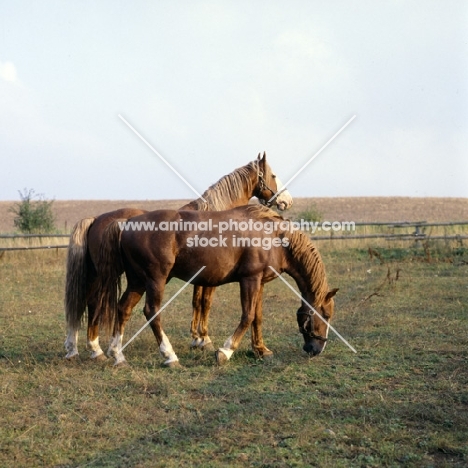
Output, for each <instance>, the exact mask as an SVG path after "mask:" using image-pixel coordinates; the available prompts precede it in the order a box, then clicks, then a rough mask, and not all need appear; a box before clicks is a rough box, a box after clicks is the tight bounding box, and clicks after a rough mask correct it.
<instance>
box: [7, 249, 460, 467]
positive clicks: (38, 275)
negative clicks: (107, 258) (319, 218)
mask: <svg viewBox="0 0 468 468" xmlns="http://www.w3.org/2000/svg"><path fill="white" fill-rule="evenodd" d="M328 244H330V243H328ZM319 246H320V244H319ZM368 246H369V245H368V244H367V243H366V244H364V243H362V245H354V246H353V247H352V248H351V247H345V246H342V247H341V248H340V249H335V248H332V247H331V246H330V245H323V248H321V251H322V256H323V260H324V263H325V265H326V267H327V271H328V277H329V284H330V286H331V287H339V288H340V291H339V293H338V295H337V298H336V318H335V320H334V322H333V325H334V326H335V327H336V328H337V330H338V331H339V332H340V333H341V334H342V335H343V336H344V337H345V338H346V339H348V340H349V341H350V343H351V344H352V345H353V346H354V347H356V349H357V350H358V353H357V354H354V353H352V352H351V351H350V350H349V349H348V348H347V347H346V346H344V345H343V344H342V343H341V342H340V341H339V340H338V339H337V338H336V337H334V336H332V337H331V339H330V343H329V344H328V346H327V348H326V350H325V351H324V353H323V354H322V355H321V356H319V357H315V358H312V359H309V358H308V357H307V356H304V354H303V353H302V351H301V347H302V337H301V336H300V335H299V333H298V330H297V325H296V323H295V311H296V309H297V308H298V306H299V303H298V300H297V298H296V297H295V296H294V295H293V294H292V293H291V292H290V291H289V290H288V289H287V288H286V286H285V285H284V284H283V283H282V282H281V281H279V280H277V281H274V282H272V283H270V284H268V285H267V287H266V292H265V297H264V311H265V320H264V336H265V342H266V344H267V346H268V347H269V348H270V349H272V350H273V351H274V353H275V355H274V358H273V359H272V360H269V361H265V362H263V361H259V360H256V359H255V358H254V356H253V354H252V353H251V352H250V350H249V341H250V340H249V337H248V336H246V337H245V338H244V340H243V343H242V345H241V347H240V349H239V350H238V351H237V352H236V353H234V355H233V357H232V359H231V361H230V362H229V363H228V364H227V365H226V366H225V367H221V368H220V367H217V366H216V365H215V361H214V356H213V355H212V354H211V353H207V354H203V353H200V352H198V351H192V350H190V349H189V342H190V340H189V335H188V328H189V322H190V315H191V309H190V301H191V291H190V288H187V290H185V291H184V292H183V293H182V294H181V295H180V296H179V297H178V298H177V299H176V300H175V301H174V303H173V304H172V305H171V306H170V307H169V308H168V310H167V312H165V315H164V317H163V323H164V324H165V330H166V332H167V333H168V335H169V337H170V338H171V341H172V343H173V345H174V348H175V350H176V352H177V353H178V355H179V358H180V360H181V363H182V365H183V368H181V369H165V368H162V367H161V358H160V356H159V354H158V351H157V347H156V343H155V340H154V338H153V336H152V334H151V332H150V331H149V330H145V332H143V333H142V334H141V335H140V336H139V337H138V338H137V339H136V340H135V341H134V342H133V343H132V344H131V345H130V346H129V347H128V348H127V349H126V357H127V359H128V361H129V363H130V367H128V368H120V369H116V368H113V367H112V362H111V361H110V360H108V361H106V362H104V363H102V364H98V363H93V362H90V361H89V359H88V352H87V351H86V350H85V344H84V341H85V340H84V334H82V335H81V343H80V353H81V358H80V359H79V360H78V361H76V362H68V361H66V360H64V359H63V356H64V355H65V350H64V348H63V341H64V339H65V326H64V314H63V306H62V302H63V285H64V274H65V270H64V262H65V251H63V250H62V251H36V252H5V253H4V254H3V255H2V257H1V258H0V375H1V399H0V434H1V436H0V466H5V467H7V466H8V467H9V466H18V467H23V466H24V467H37V466H46V467H57V468H58V467H62V468H63V467H85V466H86V467H154V466H167V467H178V466H208V467H210V466H211V467H216V466H233V467H237V466H238V467H243V466H258V467H289V466H320V467H380V466H389V467H391V466H394V467H400V466H408V467H411V466H418V467H419V466H425V467H429V466H434V467H439V466H441V467H442V466H460V467H462V466H467V464H468V448H467V441H468V386H467V384H468V316H467V312H468V306H467V304H468V285H467V282H466V278H467V276H468V271H467V270H468V265H467V264H468V252H467V251H466V249H464V248H463V247H456V246H454V247H448V246H446V245H439V247H438V248H435V247H436V246H433V250H432V255H431V256H430V258H428V257H427V254H426V253H425V252H424V249H412V248H408V244H406V247H398V246H388V244H386V245H383V246H379V245H373V247H375V249H376V250H377V251H378V253H379V257H380V258H378V257H375V256H374V257H373V258H371V257H370V256H369V254H368V251H367V247H368ZM181 285H182V283H181V282H178V281H173V282H171V283H169V285H168V287H167V290H166V293H167V297H170V296H171V295H172V294H173V293H174V292H175V291H176V290H177V289H179V288H180V287H181ZM239 315H240V310H239V300H238V286H237V285H227V286H224V287H223V288H220V289H219V290H218V291H217V294H216V298H215V302H214V306H213V311H212V320H211V327H210V328H211V336H212V339H213V341H214V342H215V345H217V346H219V345H221V344H222V343H223V342H224V340H225V338H226V337H227V336H229V335H230V334H231V333H232V331H233V330H234V327H235V326H236V324H237V321H238V319H239ZM143 322H144V321H143V316H142V313H141V304H140V305H138V307H137V308H136V310H135V314H134V316H133V317H132V320H131V321H130V324H129V327H128V328H127V334H126V336H127V338H129V337H130V336H132V335H133V333H134V332H135V331H136V330H137V329H138V328H139V327H140V326H141V325H142V324H143ZM104 342H106V340H104Z"/></svg>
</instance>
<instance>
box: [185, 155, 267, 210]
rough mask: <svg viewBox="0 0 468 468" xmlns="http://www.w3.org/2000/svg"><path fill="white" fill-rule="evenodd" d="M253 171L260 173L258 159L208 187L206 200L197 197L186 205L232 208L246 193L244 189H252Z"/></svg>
mask: <svg viewBox="0 0 468 468" xmlns="http://www.w3.org/2000/svg"><path fill="white" fill-rule="evenodd" d="M252 171H255V172H256V173H258V171H259V167H258V162H257V161H252V162H250V163H249V164H247V165H246V166H242V167H239V168H238V169H235V170H234V171H232V172H231V173H230V174H227V175H225V176H224V177H222V178H221V179H219V180H218V182H215V183H214V184H213V185H211V186H210V187H208V189H207V190H206V191H205V192H204V193H203V195H202V196H203V198H204V199H205V200H206V201H203V200H202V199H201V198H197V199H196V200H193V201H191V202H190V203H189V204H188V205H186V206H187V207H190V208H192V209H195V210H199V211H210V210H211V211H223V210H228V209H229V208H232V205H234V204H235V202H236V201H238V200H239V198H241V197H242V196H243V195H244V193H245V192H244V190H246V191H247V192H251V191H252V189H253V184H252V180H251V178H250V175H251V173H252ZM184 208H185V207H184Z"/></svg>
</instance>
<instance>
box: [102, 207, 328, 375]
mask: <svg viewBox="0 0 468 468" xmlns="http://www.w3.org/2000/svg"><path fill="white" fill-rule="evenodd" d="M141 222H146V223H148V222H149V223H154V226H156V228H155V229H153V230H147V231H138V230H131V229H129V230H126V227H128V226H131V225H133V226H135V224H134V223H141ZM127 223H128V224H126V225H122V222H117V221H115V222H113V223H111V224H110V225H109V227H108V228H107V230H106V232H105V233H104V235H103V240H102V247H101V252H100V258H99V267H100V269H101V270H100V275H99V281H98V282H99V285H98V301H99V306H98V308H97V310H96V315H95V317H94V320H95V321H96V323H99V325H100V326H102V327H104V328H105V329H107V330H108V331H110V332H112V333H113V338H112V341H111V345H110V348H109V351H110V355H111V356H114V357H115V363H116V364H120V363H123V362H124V361H125V357H124V356H123V353H122V352H121V348H122V337H123V333H124V328H125V324H126V322H127V321H128V319H129V318H130V315H131V312H132V309H133V307H134V306H135V305H136V304H137V303H138V301H139V300H140V298H141V297H142V295H143V293H145V292H146V303H145V307H144V314H145V316H146V318H147V320H151V321H150V325H151V327H152V330H153V333H154V335H155V337H156V340H157V342H158V345H159V350H160V352H161V354H162V356H163V357H164V358H165V362H164V364H165V365H168V366H173V365H177V364H178V358H177V355H176V354H175V352H174V350H173V348H172V346H171V343H170V342H169V339H168V337H167V336H166V334H165V333H164V331H163V329H162V326H161V316H160V315H159V314H158V315H157V316H156V317H155V315H156V313H157V312H158V310H159V309H160V306H161V301H162V297H163V293H164V288H165V285H166V283H167V282H168V281H169V280H170V279H171V278H174V277H175V278H180V279H182V280H184V281H187V280H189V279H192V278H193V277H194V275H195V273H197V272H199V274H198V275H197V276H196V277H195V278H193V280H192V283H193V284H196V285H199V286H208V287H217V286H220V285H222V284H226V283H232V282H239V284H240V291H241V303H242V317H241V321H240V323H239V326H238V327H237V329H236V330H235V332H234V333H233V334H232V335H231V336H230V337H229V338H228V339H227V340H226V342H225V343H224V345H223V347H221V348H219V349H218V350H217V352H216V358H217V361H218V363H219V364H222V363H223V362H226V361H227V360H228V359H229V358H230V357H231V355H232V353H233V352H234V350H235V349H236V348H237V347H238V346H239V343H240V341H241V339H242V337H243V335H244V334H245V332H246V330H247V329H248V328H249V326H251V325H252V348H253V350H254V352H255V354H256V355H257V356H260V357H262V356H267V355H271V354H272V352H271V351H270V350H269V349H268V348H267V347H266V346H265V344H264V342H263V338H262V330H261V324H262V292H263V285H264V284H265V283H267V282H269V281H271V280H273V279H275V278H276V273H275V272H274V270H276V271H277V272H279V273H281V272H286V273H288V274H289V275H291V276H292V277H293V278H294V280H295V281H296V283H297V286H298V288H299V290H300V291H301V294H302V297H303V299H304V302H303V304H302V305H301V307H300V308H299V310H298V311H297V322H298V325H299V330H300V331H301V333H302V335H303V337H304V342H305V344H304V347H303V348H304V350H305V351H307V352H308V353H310V354H312V355H316V354H319V353H321V352H322V351H323V349H324V347H325V344H326V341H327V335H328V329H329V325H328V322H329V320H331V318H332V316H333V309H334V300H333V296H334V295H335V294H336V292H337V289H333V290H331V291H330V290H329V289H328V285H327V280H326V276H325V268H324V265H323V263H322V260H321V257H320V254H319V253H318V251H317V249H316V248H315V246H314V245H313V244H312V242H311V241H310V240H309V238H308V237H307V236H306V235H305V234H303V233H302V232H300V231H294V230H293V229H292V228H291V224H290V222H289V221H286V220H284V219H283V218H282V217H280V216H278V215H277V214H276V213H275V212H273V211H271V210H269V209H268V208H265V207H262V206H260V205H247V206H242V207H237V208H234V209H232V210H229V211H219V212H201V211H174V210H158V211H153V212H150V213H146V214H143V215H141V216H137V217H136V218H131V219H130V220H128V221H127ZM158 226H159V228H158ZM163 226H165V228H164V230H163V229H162V227H163ZM168 226H170V227H171V229H170V230H168V229H167V228H168ZM202 267H203V269H202ZM122 268H124V269H125V273H126V276H127V289H126V290H125V292H124V294H123V295H122V297H121V298H120V300H119V301H118V303H117V288H118V283H119V282H118V279H119V277H120V274H121V271H122ZM200 269H202V270H201V271H199V270H200ZM273 269H274V270H273ZM306 303H308V304H310V305H312V307H314V308H315V310H316V311H317V313H319V314H320V315H321V317H322V319H323V320H322V319H319V318H318V317H315V315H314V314H315V312H314V311H312V310H311V309H310V307H308V306H307V305H306ZM153 317H155V318H153Z"/></svg>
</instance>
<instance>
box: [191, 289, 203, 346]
mask: <svg viewBox="0 0 468 468" xmlns="http://www.w3.org/2000/svg"><path fill="white" fill-rule="evenodd" d="M202 296H203V287H202V286H194V287H193V296H192V308H193V311H192V323H191V324H190V334H191V335H192V344H191V345H190V346H191V347H192V348H198V345H199V344H200V343H201V338H200V335H199V334H198V326H199V323H200V315H201V310H202Z"/></svg>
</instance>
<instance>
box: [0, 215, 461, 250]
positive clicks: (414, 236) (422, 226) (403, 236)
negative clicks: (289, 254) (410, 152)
mask: <svg viewBox="0 0 468 468" xmlns="http://www.w3.org/2000/svg"><path fill="white" fill-rule="evenodd" d="M354 224H355V226H356V227H358V226H360V227H367V226H369V227H371V226H374V227H375V226H381V227H382V228H385V227H386V228H387V229H390V230H393V231H394V230H395V229H401V228H414V232H412V233H395V232H392V233H390V234H389V233H383V232H382V233H377V234H340V235H336V233H335V232H334V231H333V230H330V232H329V234H328V235H320V236H317V235H312V236H311V239H312V240H314V241H316V240H319V241H320V240H328V241H337V240H351V239H386V240H389V241H395V240H402V241H414V242H416V243H420V242H421V241H424V240H446V241H447V240H455V241H459V242H460V243H462V242H463V240H466V239H468V235H467V234H451V235H431V234H427V233H426V232H425V231H426V228H430V227H441V226H446V227H449V226H468V221H455V222H445V223H427V222H426V221H401V222H393V221H392V222H374V223H367V222H357V223H354ZM69 237H70V236H69V234H0V239H34V238H37V239H47V238H49V239H52V238H54V239H55V238H67V239H68V238H69ZM67 247H68V244H59V245H35V246H21V247H0V252H4V251H7V250H41V249H66V248H67Z"/></svg>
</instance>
